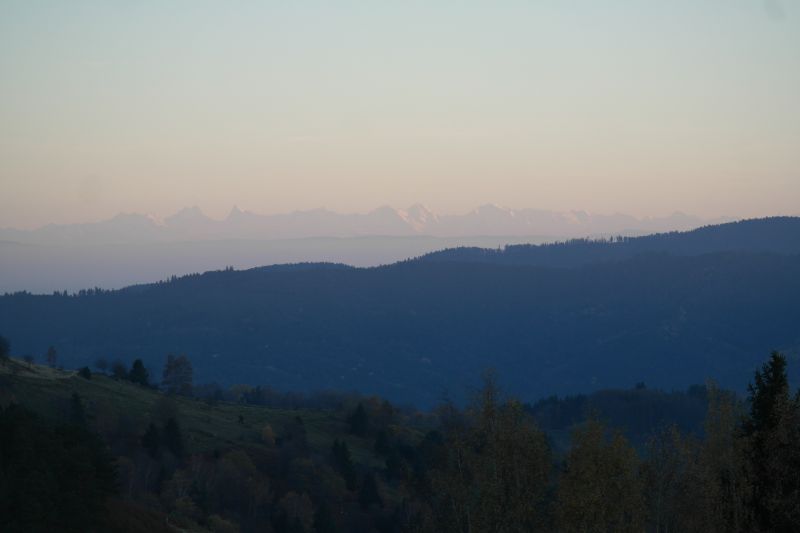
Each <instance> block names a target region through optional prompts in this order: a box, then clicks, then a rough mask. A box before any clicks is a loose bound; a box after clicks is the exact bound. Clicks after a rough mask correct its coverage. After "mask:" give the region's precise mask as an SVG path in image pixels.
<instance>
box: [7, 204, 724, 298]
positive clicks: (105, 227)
mask: <svg viewBox="0 0 800 533" xmlns="http://www.w3.org/2000/svg"><path fill="white" fill-rule="evenodd" d="M725 220H727V219H713V220H707V219H702V218H699V217H695V216H690V215H686V214H683V213H674V214H673V215H670V216H665V217H649V218H636V217H633V216H630V215H624V214H613V215H602V214H590V213H587V212H585V211H569V212H556V211H549V210H543V209H508V208H503V207H499V206H496V205H493V204H486V205H483V206H480V207H478V208H476V209H473V210H471V211H469V212H467V213H464V214H460V215H441V214H436V213H433V212H431V211H430V210H428V209H427V208H425V207H424V206H422V205H420V204H415V205H413V206H411V207H409V208H406V209H395V208H391V207H388V206H384V207H380V208H377V209H374V210H372V211H370V212H367V213H363V214H340V213H336V212H333V211H329V210H326V209H315V210H310V211H295V212H292V213H286V214H275V215H261V214H256V213H253V212H249V211H243V210H240V209H238V208H237V207H234V208H233V209H231V211H230V213H229V214H228V216H227V217H226V218H224V219H222V220H217V219H213V218H210V217H208V216H206V215H205V214H204V213H203V212H202V211H201V210H200V208H198V207H196V206H195V207H189V208H185V209H182V210H181V211H179V212H177V213H175V214H174V215H171V216H168V217H165V218H164V219H163V220H159V219H156V218H155V217H152V216H149V215H143V214H133V213H125V214H120V215H117V216H115V217H113V218H111V219H108V220H103V221H99V222H90V223H82V224H67V225H56V224H50V225H47V226H43V227H40V228H36V229H28V230H20V229H13V228H5V229H0V293H2V292H13V291H19V290H26V291H30V292H34V293H48V292H52V291H63V290H67V291H77V290H80V289H85V288H90V287H101V288H105V289H111V288H121V287H124V286H127V285H132V284H137V283H146V282H151V281H155V280H159V279H166V278H168V277H170V276H173V275H182V274H188V273H192V272H203V271H206V270H216V269H222V268H225V267H227V266H233V267H235V268H238V269H241V268H252V267H256V266H262V265H269V264H280V263H297V262H335V263H344V264H348V265H352V266H377V265H382V264H389V263H394V262H396V261H400V260H404V259H408V258H412V257H417V256H420V255H423V254H426V253H429V252H433V251H436V250H441V249H444V248H453V247H459V246H476V247H482V248H497V247H500V246H504V245H508V244H523V243H530V244H539V243H544V242H553V241H558V240H565V239H571V238H579V237H607V236H611V235H627V236H631V235H641V234H646V233H655V232H664V231H674V230H688V229H693V228H696V227H699V226H702V225H704V224H708V223H714V222H722V221H725Z"/></svg>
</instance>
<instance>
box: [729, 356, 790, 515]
mask: <svg viewBox="0 0 800 533" xmlns="http://www.w3.org/2000/svg"><path fill="white" fill-rule="evenodd" d="M748 390H749V392H750V397H749V402H750V415H749V417H748V418H747V419H746V420H745V422H744V424H743V425H742V435H743V437H744V438H745V439H747V451H746V454H747V462H748V466H749V472H750V474H751V476H752V498H751V500H752V501H751V505H752V508H753V513H754V515H755V521H756V523H757V526H758V528H759V529H760V530H763V531H791V530H793V529H795V528H796V527H797V524H800V505H799V504H798V502H800V475H798V473H800V446H799V445H798V443H800V395H798V396H795V397H794V398H792V397H791V395H790V390H789V380H788V378H787V376H786V357H785V356H783V355H782V354H781V353H779V352H772V355H771V356H770V359H769V361H767V362H766V363H765V364H764V366H763V367H762V368H761V370H757V371H756V372H755V376H754V379H753V383H751V384H750V386H749V387H748Z"/></svg>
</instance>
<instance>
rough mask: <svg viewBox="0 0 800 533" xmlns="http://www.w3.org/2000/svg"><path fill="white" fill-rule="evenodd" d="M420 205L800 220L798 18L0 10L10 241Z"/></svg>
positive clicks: (709, 6) (626, 8)
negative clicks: (180, 217)
mask: <svg viewBox="0 0 800 533" xmlns="http://www.w3.org/2000/svg"><path fill="white" fill-rule="evenodd" d="M415 202H422V203H425V204H426V205H428V206H429V207H430V208H432V209H433V210H435V211H438V212H452V213H455V212H462V211H466V210H468V209H469V208H472V207H474V206H476V205H479V204H483V203H487V202H494V203H498V204H502V205H507V206H510V207H539V208H549V209H557V210H567V209H585V210H589V211H594V212H603V213H605V212H615V211H621V212H626V213H631V214H634V215H639V216H641V215H661V214H666V213H670V212H672V211H675V210H682V211H686V212H691V213H694V214H699V215H703V216H709V217H711V216H719V215H730V216H758V215H766V214H777V213H785V214H798V213H800V2H798V1H796V0H793V1H789V0H782V1H779V0H767V1H765V0H702V1H698V0H670V1H663V0H651V1H645V0H639V1H599V0H591V1H588V0H587V1H570V0H527V1H492V2H488V1H487V2H468V1H465V0H459V1H452V2H449V1H443V0H440V1H431V0H427V1H419V2H417V1H403V2H377V1H366V0H364V1H361V2H343V1H337V2H330V1H320V2H305V1H300V0H298V1H285V2H255V1H253V2H235V1H230V2H202V1H197V0H193V1H186V2H177V1H158V2H146V1H142V2H139V1H137V2H128V1H125V2H123V1H118V2H114V1H103V2H100V1H98V2H80V1H72V0H71V1H69V2H65V1H61V0H57V1H52V2H45V1H35V0H23V1H11V0H3V1H2V2H0V226H17V227H30V226H36V225H40V224H44V223H48V222H62V223H63V222H76V221H87V220H96V219H101V218H107V217H109V216H112V215H114V214H116V213H118V212H121V211H136V212H144V213H152V214H155V215H157V216H164V215H168V214H170V213H171V212H173V211H176V210H177V209H179V208H181V207H184V206H188V205H194V204H197V205H199V206H200V207H202V208H203V209H204V210H205V211H206V212H207V213H209V214H211V215H213V216H218V217H221V216H224V214H225V213H226V212H227V211H228V210H229V209H230V208H231V206H232V205H233V204H237V205H239V206H240V207H242V208H244V209H250V210H253V211H257V212H262V213H272V212H285V211H291V210H294V209H308V208H315V207H321V206H325V207H328V208H331V209H334V210H338V211H367V210H369V209H371V208H374V207H377V206H379V205H382V204H391V205H394V206H398V207H404V206H407V205H410V204H412V203H415Z"/></svg>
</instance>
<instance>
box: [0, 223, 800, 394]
mask: <svg viewBox="0 0 800 533" xmlns="http://www.w3.org/2000/svg"><path fill="white" fill-rule="evenodd" d="M799 235H800V231H798V220H797V219H784V218H779V219H764V220H755V221H747V222H741V223H737V224H728V225H722V226H713V227H707V228H703V229H700V230H696V231H694V232H688V233H675V234H665V235H659V236H652V237H644V238H641V239H630V240H622V241H619V242H616V241H615V242H613V243H608V242H598V243H590V242H586V241H578V242H573V243H566V244H562V245H558V246H551V247H547V246H542V247H523V248H518V249H517V248H515V247H510V248H506V250H505V251H504V252H486V251H484V252H480V253H482V254H483V255H484V256H485V257H488V258H489V259H490V260H485V259H484V260H480V261H477V260H475V259H474V257H465V255H464V253H463V252H464V251H463V250H462V251H456V252H443V253H441V254H438V256H435V257H431V256H428V257H423V258H421V259H420V260H415V261H407V262H403V263H397V264H394V265H389V266H385V267H379V268H367V269H362V268H351V267H345V266H337V265H325V264H308V265H303V266H302V267H294V268H287V267H266V268H257V269H251V270H246V271H232V270H227V271H217V272H208V273H205V274H202V275H192V276H186V277H183V278H177V279H175V280H173V281H171V282H164V283H158V284H151V285H142V286H135V287H130V288H128V289H124V290H119V291H88V292H85V293H82V294H80V295H73V296H66V295H63V294H58V295H51V296H37V295H30V294H24V293H20V294H14V295H6V296H4V297H2V298H0V330H2V333H3V335H5V336H7V337H8V338H10V339H11V341H12V343H13V345H14V348H15V353H17V354H20V355H22V354H25V353H32V354H41V353H43V352H44V351H45V350H46V349H47V347H48V346H49V345H53V346H55V348H56V349H57V350H58V352H59V354H60V358H61V361H62V363H63V364H64V365H66V366H82V365H85V364H91V362H92V361H93V360H94V359H95V358H96V357H98V356H103V357H106V358H109V359H112V360H113V359H114V358H120V359H122V360H123V361H126V362H130V360H132V359H133V358H135V357H141V358H142V359H144V360H145V362H146V364H148V366H150V367H151V368H153V369H158V368H160V366H161V364H162V363H163V360H164V358H165V356H166V354H167V353H171V352H175V353H179V352H181V353H187V354H188V355H189V356H190V357H191V359H192V361H193V364H194V366H195V371H196V377H197V381H218V382H220V383H221V384H224V385H229V384H232V383H252V384H256V383H257V384H269V385H271V386H273V387H275V388H277V389H283V390H304V391H308V390H318V389H336V390H358V391H360V392H363V393H377V394H380V395H382V396H385V397H388V398H389V399H391V400H393V401H399V402H409V403H413V404H416V405H419V406H429V405H431V404H433V403H435V402H437V401H438V400H440V399H441V398H442V397H443V396H444V395H448V396H450V397H452V398H454V399H456V400H459V399H462V398H463V397H464V394H465V392H466V390H467V388H468V387H470V386H472V385H474V384H475V383H476V382H477V380H478V378H479V375H480V372H481V371H482V370H483V369H485V368H486V367H490V366H491V367H495V368H496V369H497V371H498V374H499V377H500V380H501V382H502V383H503V385H504V386H505V387H506V388H507V389H508V390H509V391H510V392H512V393H514V394H517V395H519V396H520V397H522V399H524V400H529V401H530V400H536V399H538V398H540V397H542V396H544V395H548V394H553V393H558V394H565V393H574V392H588V391H592V390H598V389H603V388H616V387H622V388H625V387H629V386H631V385H632V384H633V383H636V382H639V381H646V382H647V383H648V385H652V386H656V387H661V388H666V389H670V388H684V387H686V386H688V385H690V384H692V383H700V382H703V380H705V379H707V378H713V379H716V380H718V381H719V382H720V383H721V384H722V385H723V386H726V387H731V388H734V389H738V390H741V387H742V383H746V382H747V381H748V379H749V378H750V377H751V375H752V371H753V369H754V368H755V366H756V365H757V363H758V362H759V361H761V360H762V359H763V357H764V356H765V354H767V353H769V351H770V350H771V349H781V350H784V351H786V352H787V353H788V354H789V355H790V357H794V356H795V355H794V354H797V352H798V347H800V329H798V327H797V324H798V323H800V307H798V306H797V302H798V301H800V256H798V255H797V253H798V242H799V240H798V236H799ZM509 250H510V251H509ZM522 252H524V253H522ZM553 252H555V253H554V255H553ZM448 253H449V254H451V255H450V256H449V257H448V256H447V254H448ZM470 253H472V252H469V253H467V254H466V255H467V256H469V255H470ZM476 253H477V252H476ZM506 254H508V255H506ZM515 254H516V255H518V256H527V258H526V259H524V260H514V261H510V260H507V259H508V258H509V257H511V256H514V255H515ZM548 254H550V255H548ZM553 256H555V257H557V259H558V260H551V259H547V260H540V259H541V258H542V257H545V258H548V257H553ZM445 258H446V260H445ZM565 258H569V260H567V259H565ZM575 258H577V259H575ZM434 259H435V260H434ZM792 366H793V367H796V366H797V365H792Z"/></svg>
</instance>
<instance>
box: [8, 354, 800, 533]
mask: <svg viewBox="0 0 800 533" xmlns="http://www.w3.org/2000/svg"><path fill="white" fill-rule="evenodd" d="M98 363H99V361H98ZM98 366H103V365H98ZM141 368H142V367H141V363H140V362H135V363H134V364H133V365H132V366H131V367H130V368H129V369H119V372H118V373H114V374H110V375H108V374H106V373H103V372H92V371H91V370H90V369H89V368H83V369H81V371H80V372H65V371H61V370H57V369H54V368H51V367H45V366H39V365H35V364H33V363H31V362H23V361H21V360H19V359H16V358H10V357H7V358H4V359H3V360H2V361H1V362H0V528H2V530H3V531H9V532H18V531H19V532H22V531H24V532H29V531H53V530H59V531H75V532H94V531H98V532H99V531H122V532H145V531H147V532H150V533H153V532H158V531H176V530H191V531H198V532H212V533H233V532H239V531H241V532H250V531H253V532H255V531H259V532H263V531H267V532H271V531H274V532H276V533H284V532H286V533H289V532H291V533H323V532H326V533H327V532H344V531H355V532H365V533H372V532H375V533H401V532H419V533H422V532H425V533H427V532H430V533H433V532H458V533H468V532H478V531H481V532H482V531H502V532H510V533H511V532H520V533H521V532H531V531H563V532H571V531H576V532H577V531H608V532H611V531H615V532H616V531H623V532H624V531H630V532H635V531H645V530H646V531H653V532H656V533H661V532H664V533H666V532H669V531H704V532H707V531H719V532H723V531H724V532H767V531H793V530H796V528H797V526H798V525H799V524H800V513H799V512H798V509H800V507H798V505H797V503H798V501H800V500H798V497H799V496H800V481H799V480H800V477H798V475H797V473H798V472H800V448H798V446H797V442H798V441H800V392H797V391H793V390H792V389H791V387H790V386H789V384H788V379H787V375H786V369H787V360H786V358H785V357H784V356H783V355H781V354H779V353H773V354H772V356H771V357H770V358H769V359H768V361H767V362H766V363H764V364H763V366H762V367H761V368H760V369H759V370H757V371H756V372H755V375H754V377H753V379H752V381H751V384H750V387H749V394H748V396H747V398H746V399H744V400H742V399H741V398H737V397H736V396H735V395H734V394H731V393H729V392H726V391H722V390H720V389H718V388H717V387H716V386H715V385H713V384H710V385H709V386H708V387H702V386H698V387H693V388H691V389H690V390H688V391H687V392H686V393H672V394H664V393H660V392H658V391H651V390H649V389H647V387H646V386H645V385H644V384H639V385H637V386H636V387H635V388H634V389H632V390H629V391H606V392H604V393H602V394H599V393H598V394H596V395H592V396H590V397H585V396H584V397H571V398H568V399H558V398H548V399H545V400H543V401H541V402H537V403H536V404H535V405H533V406H525V405H523V404H522V403H520V402H519V401H518V400H516V399H515V398H513V397H511V396H508V395H506V394H505V393H504V392H503V391H502V390H501V389H500V388H499V387H498V385H497V382H496V379H495V375H494V373H492V372H487V373H485V374H484V381H483V385H482V387H481V388H480V389H479V390H477V391H476V392H475V393H474V394H473V395H472V396H471V399H470V401H469V402H468V403H467V405H466V407H464V408H459V407H458V406H456V405H454V404H452V403H449V402H445V403H443V404H441V405H440V406H439V407H438V408H437V409H436V410H434V411H433V412H430V413H422V412H417V411H413V410H408V409H405V410H404V409H397V408H396V407H395V406H393V405H392V404H391V403H389V402H388V401H385V400H381V399H380V398H376V397H365V396H356V395H347V394H339V395H331V394H329V395H327V396H325V397H319V398H312V397H305V398H304V399H303V398H301V399H296V400H299V401H300V403H303V402H305V403H304V405H305V407H302V408H293V409H286V408H285V407H284V408H276V407H270V404H276V403H281V402H285V401H289V399H288V398H285V397H283V395H282V394H281V393H274V392H270V391H268V390H265V389H261V388H260V387H255V388H253V387H241V386H239V387H232V388H230V389H222V388H216V389H214V388H209V387H196V386H194V384H193V381H192V378H191V374H190V373H189V374H187V370H190V369H191V361H190V360H189V359H188V358H185V357H183V356H171V357H169V358H168V359H167V361H166V364H165V366H164V369H163V375H164V378H165V379H164V383H165V386H164V387H163V388H162V390H158V389H157V388H155V387H154V386H153V385H151V384H150V383H149V382H148V381H147V379H144V380H143V377H146V376H145V374H143V373H142V370H141ZM176 382H180V383H181V384H182V385H183V386H181V387H178V388H175V387H174V384H175V383H176ZM170 391H171V392H170ZM587 403H588V404H591V405H592V408H591V409H583V407H585V404H587ZM631 404H632V405H631ZM312 405H314V407H311V406H312ZM582 406H583V407H582ZM699 406H702V408H701V409H698V407H699ZM637 411H651V412H652V411H656V412H657V411H660V412H661V414H662V415H665V416H664V417H663V418H661V419H660V422H659V423H654V421H655V420H656V419H658V417H657V416H656V417H653V416H644V417H643V418H641V419H639V420H649V421H650V422H651V423H652V425H651V426H650V427H643V426H640V427H639V428H638V431H640V434H639V436H640V437H644V438H642V439H641V440H640V442H639V443H638V445H637V444H636V443H635V442H632V441H631V439H629V438H628V437H626V435H625V433H624V432H623V431H621V428H620V427H619V426H617V425H616V424H617V423H620V422H622V423H623V424H628V425H631V424H632V425H636V421H637ZM698 411H702V414H701V416H700V418H702V422H701V423H699V424H698V423H697V422H698V421H697V420H696V419H693V420H690V421H689V425H690V426H695V427H690V428H689V429H688V430H685V429H683V427H682V426H684V425H685V424H686V423H687V420H686V419H685V415H686V414H687V413H689V414H691V415H692V417H694V416H696V415H697V412H698ZM682 417H684V418H683V419H682ZM671 418H674V420H670V419H671ZM690 418H691V417H690ZM542 422H543V423H544V425H543V424H542ZM548 425H549V426H550V430H549V431H548V430H546V429H544V428H545V427H547V426H548ZM554 426H557V427H554ZM696 426H700V427H696ZM553 429H555V431H556V432H558V431H567V432H568V433H569V436H568V438H567V439H566V440H565V441H563V442H562V443H561V444H559V443H558V442H557V440H558V439H557V437H556V438H554V435H553V433H552V431H553Z"/></svg>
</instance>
